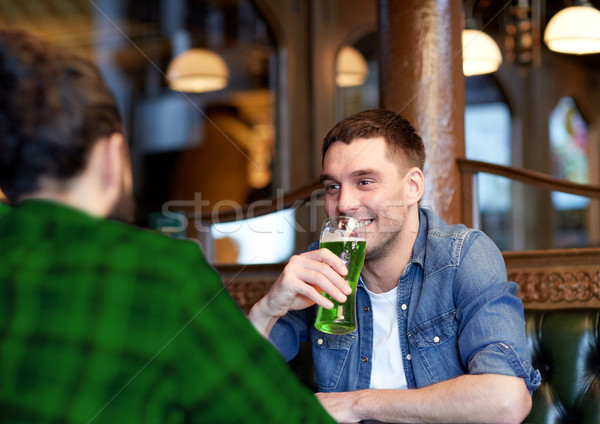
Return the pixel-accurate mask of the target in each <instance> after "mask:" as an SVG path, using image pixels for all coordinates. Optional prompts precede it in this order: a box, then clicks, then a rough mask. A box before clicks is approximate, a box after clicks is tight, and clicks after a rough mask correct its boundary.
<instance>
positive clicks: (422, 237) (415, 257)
mask: <svg viewBox="0 0 600 424" xmlns="http://www.w3.org/2000/svg"><path fill="white" fill-rule="evenodd" d="M427 222H428V218H427V216H426V214H425V212H424V210H423V209H422V208H419V232H418V233H417V238H416V239H415V244H414V245H413V251H412V257H411V259H410V262H411V263H414V264H418V265H419V266H420V267H421V268H423V264H424V263H425V245H426V244H427V229H428V225H427ZM398 283H400V279H398ZM358 286H359V287H363V288H366V286H365V284H364V282H363V278H362V275H361V276H360V278H359V280H358Z"/></svg>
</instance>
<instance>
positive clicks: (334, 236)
mask: <svg viewBox="0 0 600 424" xmlns="http://www.w3.org/2000/svg"><path fill="white" fill-rule="evenodd" d="M331 241H344V242H348V241H365V242H366V241H367V239H366V238H365V237H349V236H343V235H341V234H340V233H329V232H326V233H323V234H321V243H327V242H331Z"/></svg>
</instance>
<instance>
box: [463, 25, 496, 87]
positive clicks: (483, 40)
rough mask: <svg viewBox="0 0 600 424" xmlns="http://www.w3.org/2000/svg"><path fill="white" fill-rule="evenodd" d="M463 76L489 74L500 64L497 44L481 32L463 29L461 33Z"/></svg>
mask: <svg viewBox="0 0 600 424" xmlns="http://www.w3.org/2000/svg"><path fill="white" fill-rule="evenodd" d="M462 47H463V51H462V54H463V74H464V75H465V76H467V77H469V76H472V75H481V74H489V73H490V72H495V71H496V70H498V68H499V67H500V65H501V64H502V54H501V53H500V48H499V47H498V44H496V42H495V41H494V39H493V38H492V37H490V36H489V35H487V34H486V33H485V32H483V31H479V30H476V29H465V30H463V32H462Z"/></svg>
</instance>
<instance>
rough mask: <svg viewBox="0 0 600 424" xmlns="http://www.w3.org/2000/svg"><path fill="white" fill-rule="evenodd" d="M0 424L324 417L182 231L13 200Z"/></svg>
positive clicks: (6, 250)
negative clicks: (175, 235)
mask: <svg viewBox="0 0 600 424" xmlns="http://www.w3.org/2000/svg"><path fill="white" fill-rule="evenodd" d="M0 422H10V423H20V422H23V423H25V422H27V423H30V422H32V423H33V422H35V423H39V422H44V423H49V422H60V423H128V424H132V423H142V422H143V423H179V422H186V423H187V422H203V423H229V422H231V423H254V422H255V423H263V424H264V423H294V422H297V423H320V422H332V419H331V417H330V416H329V415H328V414H327V413H326V412H325V410H324V409H323V408H322V407H321V405H320V404H319V403H318V401H317V400H316V398H315V397H314V396H313V395H312V394H311V393H310V392H309V391H308V390H307V389H306V388H305V387H304V386H302V385H301V384H300V383H299V382H298V381H297V380H296V379H295V377H294V376H293V374H292V373H291V372H290V370H289V368H288V366H287V364H286V363H285V361H284V360H283V359H282V358H281V357H280V355H279V354H278V352H277V351H276V350H275V349H274V348H273V347H272V346H271V345H270V344H269V343H268V342H267V341H266V340H265V339H264V338H263V337H262V336H261V335H259V334H258V332H256V331H255V330H254V327H253V326H252V325H251V324H250V323H249V321H248V320H247V319H246V317H245V316H244V315H243V313H242V312H241V310H240V309H239V308H238V307H237V305H236V304H235V302H234V301H233V299H232V298H231V297H230V296H229V294H228V292H227V290H226V289H225V287H224V286H223V284H222V283H221V281H220V279H219V277H218V275H217V274H216V272H215V271H214V270H213V269H212V268H211V267H210V266H209V265H208V264H207V262H206V261H205V259H204V257H203V255H202V253H201V251H200V249H199V247H198V246H197V245H196V244H195V243H194V242H191V241H182V240H176V239H172V238H169V237H167V236H163V235H161V234H158V233H156V232H153V231H149V230H140V229H136V228H133V227H131V226H128V225H125V224H122V223H118V222H113V221H108V220H104V219H99V218H95V217H92V216H89V215H87V214H85V213H83V212H80V211H78V210H75V209H71V208H69V207H66V206H63V205H60V204H56V203H52V202H49V201H44V200H25V201H23V202H21V203H20V204H19V205H18V206H16V207H14V208H12V210H9V211H8V212H6V213H4V214H3V215H1V218H0Z"/></svg>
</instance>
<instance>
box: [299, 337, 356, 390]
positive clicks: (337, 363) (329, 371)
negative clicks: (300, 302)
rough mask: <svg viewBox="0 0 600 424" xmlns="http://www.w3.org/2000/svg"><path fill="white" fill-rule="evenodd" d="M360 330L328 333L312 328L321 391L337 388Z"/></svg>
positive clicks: (316, 369) (316, 368)
mask: <svg viewBox="0 0 600 424" xmlns="http://www.w3.org/2000/svg"><path fill="white" fill-rule="evenodd" d="M357 336H358V332H356V331H354V332H352V333H350V334H341V335H337V334H326V333H323V332H321V331H318V330H316V329H313V330H311V334H310V338H311V342H312V352H313V360H314V363H315V374H316V377H317V383H318V386H319V391H332V390H335V388H336V387H337V385H338V384H339V381H340V377H341V376H342V373H343V372H344V369H345V367H346V362H347V361H348V356H349V353H350V347H351V346H352V343H353V342H354V340H355V339H356V338H357ZM346 372H348V370H346Z"/></svg>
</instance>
